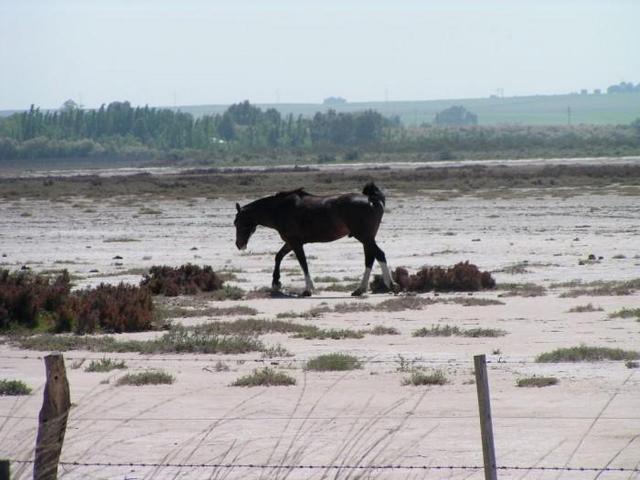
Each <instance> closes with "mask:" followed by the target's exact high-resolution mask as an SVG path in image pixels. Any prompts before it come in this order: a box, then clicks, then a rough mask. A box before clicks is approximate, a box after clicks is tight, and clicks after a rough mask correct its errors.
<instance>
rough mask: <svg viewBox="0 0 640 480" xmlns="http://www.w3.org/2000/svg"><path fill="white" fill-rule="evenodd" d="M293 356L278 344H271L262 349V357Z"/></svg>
mask: <svg viewBox="0 0 640 480" xmlns="http://www.w3.org/2000/svg"><path fill="white" fill-rule="evenodd" d="M280 357H293V353H291V352H290V351H289V350H287V349H286V348H285V347H283V346H282V345H280V344H277V345H272V346H270V347H267V348H265V349H264V350H263V351H262V358H280Z"/></svg>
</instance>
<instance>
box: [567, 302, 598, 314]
mask: <svg viewBox="0 0 640 480" xmlns="http://www.w3.org/2000/svg"><path fill="white" fill-rule="evenodd" d="M602 310H603V309H602V307H594V306H593V304H592V303H587V304H586V305H577V306H575V307H573V308H570V309H569V313H587V312H602Z"/></svg>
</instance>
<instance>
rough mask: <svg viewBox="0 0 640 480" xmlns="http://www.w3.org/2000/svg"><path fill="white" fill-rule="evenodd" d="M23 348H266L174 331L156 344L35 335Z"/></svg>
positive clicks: (19, 340)
mask: <svg viewBox="0 0 640 480" xmlns="http://www.w3.org/2000/svg"><path fill="white" fill-rule="evenodd" d="M12 343H14V344H16V345H18V346H19V347H20V348H24V349H27V350H39V351H47V350H49V351H51V350H54V351H60V352H65V351H69V350H88V351H92V352H139V353H146V354H151V353H221V354H231V353H247V352H259V351H262V350H263V349H264V345H263V344H262V342H260V341H259V340H258V339H256V338H253V337H250V336H246V335H218V334H215V333H207V332H202V331H194V330H191V329H187V328H184V327H174V328H172V329H171V330H169V331H168V332H167V333H165V334H164V335H162V336H161V337H160V338H157V339H154V340H120V341H119V340H116V339H114V338H113V337H90V336H86V335H83V336H78V335H48V334H43V335H32V336H21V337H15V338H14V339H13V340H12Z"/></svg>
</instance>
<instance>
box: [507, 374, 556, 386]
mask: <svg viewBox="0 0 640 480" xmlns="http://www.w3.org/2000/svg"><path fill="white" fill-rule="evenodd" d="M557 384H558V379H557V378H556V377H536V376H535V375H534V376H533V377H527V378H519V379H518V380H517V381H516V385H517V386H518V387H549V386H551V385H557Z"/></svg>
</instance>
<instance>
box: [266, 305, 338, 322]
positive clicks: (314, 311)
mask: <svg viewBox="0 0 640 480" xmlns="http://www.w3.org/2000/svg"><path fill="white" fill-rule="evenodd" d="M330 311H331V308H330V307H325V306H322V307H314V308H310V309H309V310H305V311H304V312H292V311H289V312H280V313H278V314H277V315H276V318H307V319H309V318H318V317H320V316H322V315H323V314H324V313H327V312H330Z"/></svg>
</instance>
